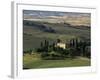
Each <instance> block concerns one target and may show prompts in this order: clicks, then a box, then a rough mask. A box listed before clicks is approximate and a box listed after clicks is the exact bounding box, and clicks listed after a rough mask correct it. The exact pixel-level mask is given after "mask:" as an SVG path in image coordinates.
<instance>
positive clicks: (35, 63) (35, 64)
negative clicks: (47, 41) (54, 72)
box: [23, 54, 90, 69]
mask: <svg viewBox="0 0 100 80" xmlns="http://www.w3.org/2000/svg"><path fill="white" fill-rule="evenodd" d="M23 62H24V63H23V65H24V66H23V68H24V69H36V68H55V67H80V66H90V60H89V59H87V58H76V59H69V58H67V59H65V60H42V59H41V58H40V55H39V54H35V55H34V54H32V55H29V54H25V55H24V56H23Z"/></svg>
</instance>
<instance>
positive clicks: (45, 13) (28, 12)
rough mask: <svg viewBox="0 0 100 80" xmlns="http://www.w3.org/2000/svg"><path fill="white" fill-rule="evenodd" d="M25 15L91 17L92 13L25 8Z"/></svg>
mask: <svg viewBox="0 0 100 80" xmlns="http://www.w3.org/2000/svg"><path fill="white" fill-rule="evenodd" d="M23 14H24V16H25V15H26V16H28V15H29V16H30V15H31V16H35V17H46V16H71V17H90V16H91V14H90V13H75V12H56V11H34V10H23Z"/></svg>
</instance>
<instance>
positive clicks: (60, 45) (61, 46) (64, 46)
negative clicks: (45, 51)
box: [56, 42, 66, 49]
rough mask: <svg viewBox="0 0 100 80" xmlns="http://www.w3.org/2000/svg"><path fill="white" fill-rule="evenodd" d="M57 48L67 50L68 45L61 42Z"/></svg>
mask: <svg viewBox="0 0 100 80" xmlns="http://www.w3.org/2000/svg"><path fill="white" fill-rule="evenodd" d="M56 47H60V48H63V49H66V44H65V43H61V42H60V43H57V44H56Z"/></svg>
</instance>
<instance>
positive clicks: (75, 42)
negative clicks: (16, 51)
mask: <svg viewBox="0 0 100 80" xmlns="http://www.w3.org/2000/svg"><path fill="white" fill-rule="evenodd" d="M57 43H62V41H61V40H60V39H57V40H56V41H54V42H53V43H52V44H51V43H49V41H48V40H44V41H41V42H40V47H39V48H37V49H35V51H36V52H37V54H41V58H42V59H45V60H59V59H65V58H72V59H73V58H76V57H77V56H82V57H88V58H90V56H91V52H90V51H91V50H90V42H89V41H87V40H79V39H78V38H73V39H71V40H69V42H68V41H66V43H64V44H65V48H63V47H59V46H57ZM32 51H33V50H32V49H30V50H28V51H24V53H29V54H31V53H32Z"/></svg>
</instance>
